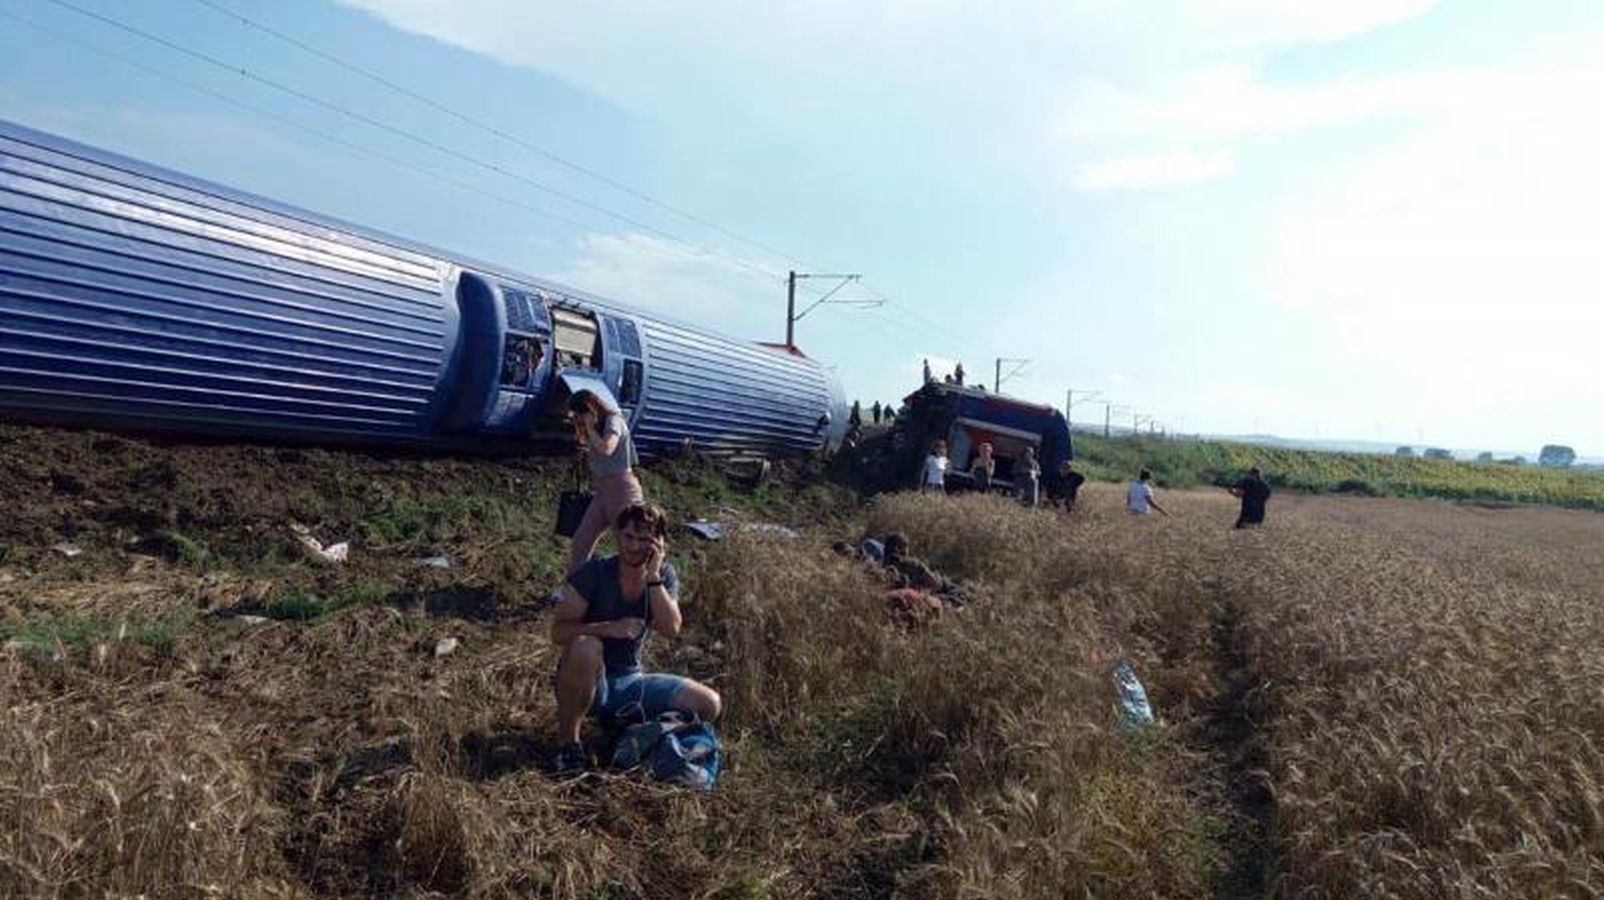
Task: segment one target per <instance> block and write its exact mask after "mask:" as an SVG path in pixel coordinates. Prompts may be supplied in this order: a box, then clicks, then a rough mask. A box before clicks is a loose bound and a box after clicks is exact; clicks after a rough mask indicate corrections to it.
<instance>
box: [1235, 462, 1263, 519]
mask: <svg viewBox="0 0 1604 900" xmlns="http://www.w3.org/2000/svg"><path fill="white" fill-rule="evenodd" d="M1226 490H1227V491H1229V492H1230V493H1231V496H1233V497H1238V498H1240V499H1241V500H1242V512H1241V513H1240V514H1239V515H1238V516H1237V517H1236V527H1238V528H1257V527H1259V526H1260V525H1263V524H1264V507H1265V504H1267V503H1269V502H1270V485H1269V483H1268V482H1266V481H1265V480H1264V477H1263V476H1262V475H1261V474H1259V467H1258V466H1254V467H1253V468H1251V469H1248V474H1247V475H1246V476H1244V477H1243V478H1242V480H1241V481H1238V482H1237V483H1236V484H1234V485H1232V486H1231V487H1229V488H1226Z"/></svg>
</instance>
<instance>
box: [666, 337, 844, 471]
mask: <svg viewBox="0 0 1604 900" xmlns="http://www.w3.org/2000/svg"><path fill="white" fill-rule="evenodd" d="M640 322H641V324H642V326H643V327H642V331H643V332H644V337H645V343H646V352H647V356H648V358H649V360H650V363H649V369H650V370H649V372H648V374H647V378H646V392H645V401H644V402H643V403H642V411H641V417H640V419H639V421H638V422H637V423H636V425H635V435H636V438H637V440H638V441H639V442H640V443H641V444H643V445H644V448H645V449H647V450H648V451H651V450H660V449H664V448H667V447H670V446H673V445H676V444H678V443H679V442H680V441H681V440H683V439H684V438H685V437H691V438H692V439H694V440H695V442H696V444H697V446H699V447H701V448H703V449H704V450H713V451H718V450H749V449H754V448H775V449H795V450H807V449H812V448H814V447H817V446H818V444H819V442H820V439H821V437H822V435H821V433H820V432H818V431H816V430H815V428H814V425H815V423H816V422H817V421H818V418H819V416H820V415H823V414H824V413H826V412H829V411H830V408H831V405H832V403H833V398H832V395H831V391H830V388H829V381H828V379H827V377H826V376H825V373H824V372H823V371H822V370H821V369H820V368H819V366H818V364H817V363H815V362H813V361H811V360H807V359H800V358H796V357H792V356H787V355H786V354H784V353H780V352H776V351H773V350H768V349H765V348H763V347H759V346H756V345H752V344H741V343H737V342H734V341H730V340H726V339H723V338H719V337H715V336H712V335H709V334H706V333H704V332H699V331H694V330H692V329H689V328H683V327H679V326H675V325H668V324H664V323H661V322H656V321H653V320H651V319H650V318H644V317H643V318H641V319H640Z"/></svg>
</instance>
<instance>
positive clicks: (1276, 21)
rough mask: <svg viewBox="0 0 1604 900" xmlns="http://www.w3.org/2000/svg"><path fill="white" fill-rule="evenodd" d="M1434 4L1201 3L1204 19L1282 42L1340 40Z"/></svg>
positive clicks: (1376, 0)
mask: <svg viewBox="0 0 1604 900" xmlns="http://www.w3.org/2000/svg"><path fill="white" fill-rule="evenodd" d="M1436 5H1437V0H1344V2H1341V3H1316V2H1309V0H1205V2H1203V4H1202V9H1203V11H1204V15H1205V17H1207V18H1209V19H1214V20H1216V21H1221V22H1224V23H1227V24H1230V25H1234V26H1236V27H1238V28H1242V27H1244V26H1246V27H1257V28H1258V29H1262V30H1263V31H1264V32H1266V33H1267V34H1266V37H1267V38H1270V37H1274V38H1279V39H1280V40H1282V41H1288V42H1290V41H1311V42H1326V41H1334V40H1340V39H1342V38H1346V37H1351V36H1353V35H1356V34H1362V33H1364V32H1366V31H1372V30H1374V29H1376V28H1380V27H1382V26H1385V25H1392V24H1394V23H1397V22H1402V21H1404V20H1406V19H1412V18H1414V17H1415V16H1418V15H1421V14H1422V13H1425V12H1427V11H1428V10H1430V9H1431V8H1432V7H1434V6H1436Z"/></svg>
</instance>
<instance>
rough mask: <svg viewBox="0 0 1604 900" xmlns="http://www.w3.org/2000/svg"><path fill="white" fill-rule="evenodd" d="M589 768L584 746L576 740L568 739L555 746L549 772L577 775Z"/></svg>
mask: <svg viewBox="0 0 1604 900" xmlns="http://www.w3.org/2000/svg"><path fill="white" fill-rule="evenodd" d="M587 768H589V763H588V762H587V761H586V759H585V748H584V747H581V746H580V745H579V742H578V741H569V742H568V743H566V744H563V745H562V746H560V747H558V748H557V752H556V753H555V754H553V755H552V758H551V774H553V775H578V774H580V773H582V772H584V771H585V769H587Z"/></svg>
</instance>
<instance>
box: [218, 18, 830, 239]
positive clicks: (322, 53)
mask: <svg viewBox="0 0 1604 900" xmlns="http://www.w3.org/2000/svg"><path fill="white" fill-rule="evenodd" d="M194 2H196V3H199V4H200V5H202V6H205V7H208V8H209V9H212V10H213V11H215V12H217V13H220V14H222V15H225V16H228V17H230V18H234V19H238V20H239V21H240V22H241V23H243V24H244V25H246V26H247V27H250V28H255V29H257V30H258V31H261V32H263V33H264V34H267V35H270V36H271V37H273V38H276V39H278V40H279V41H282V42H284V43H286V44H289V45H290V46H292V47H295V48H297V49H299V50H301V51H303V52H306V53H309V54H311V55H313V56H315V57H317V58H318V59H321V60H323V61H325V62H327V63H330V64H332V65H335V66H338V67H340V68H342V69H344V70H346V71H348V72H353V73H355V74H357V75H360V76H362V77H363V78H366V79H368V80H370V81H373V82H375V83H377V84H380V85H383V86H384V87H386V88H389V89H390V90H392V91H395V92H396V93H398V94H401V95H402V96H405V97H408V98H410V99H412V100H415V101H417V102H418V103H421V104H423V105H424V106H427V107H429V108H430V109H432V110H435V111H436V112H440V113H444V114H445V115H448V116H450V117H451V118H453V119H456V120H457V121H459V122H463V123H465V124H468V125H472V126H473V127H475V128H478V129H480V130H482V131H485V132H488V133H489V134H492V135H495V136H496V137H498V138H501V139H502V140H504V141H507V142H509V143H511V144H514V145H515V146H518V147H521V148H523V149H525V150H527V151H529V152H530V153H534V154H536V155H538V156H541V157H543V158H545V159H548V160H550V161H552V162H554V163H557V164H558V165H560V166H563V167H565V168H567V169H570V170H572V171H574V172H578V173H579V174H581V175H584V176H586V177H587V178H592V179H594V180H596V181H599V182H601V183H602V184H605V185H607V186H608V187H611V188H613V189H614V190H617V191H621V192H623V193H625V194H628V195H629V196H631V197H634V198H635V199H637V200H640V201H641V202H643V203H646V204H649V205H651V206H654V207H657V208H658V209H661V210H663V211H665V212H669V213H673V214H674V215H676V216H679V217H680V218H683V219H685V220H687V221H689V222H694V223H696V224H698V225H701V226H703V227H705V228H709V229H711V230H713V231H716V232H718V233H719V234H722V235H724V236H725V237H728V238H730V239H732V240H736V241H739V242H741V243H743V244H746V245H747V246H749V247H753V248H756V249H758V250H762V251H763V252H765V253H769V254H772V255H774V256H777V257H779V258H781V259H784V260H787V261H789V262H792V263H796V264H797V265H800V266H803V267H804V268H809V266H808V265H807V264H806V263H803V262H802V261H801V260H799V259H797V258H796V257H794V256H792V255H791V254H789V253H786V252H784V251H783V250H779V249H777V248H775V247H772V246H770V245H768V244H765V243H763V242H762V241H759V240H756V239H754V238H749V237H746V236H745V235H743V234H741V233H739V232H737V231H734V230H732V229H729V228H726V227H724V226H722V225H720V224H718V223H717V222H714V221H712V220H711V219H708V218H706V217H705V216H700V215H697V214H696V213H693V212H688V211H686V210H684V209H682V208H680V207H678V206H675V205H673V204H671V203H668V202H666V201H663V200H659V199H657V198H656V197H653V196H651V195H650V194H647V193H645V192H644V191H641V190H638V189H636V188H633V187H631V186H629V185H627V184H625V183H623V182H622V181H619V180H618V179H616V178H613V177H611V176H609V175H606V174H604V173H602V172H598V171H596V170H595V169H592V168H590V167H589V166H585V165H582V164H580V163H577V162H574V161H573V160H571V159H568V158H567V157H565V156H562V155H560V154H558V153H556V152H554V151H552V150H549V149H547V148H545V147H542V146H540V145H538V144H535V143H532V142H530V141H528V140H525V139H523V138H521V137H518V136H517V135H515V134H512V133H510V132H508V131H505V130H504V129H501V128H498V127H496V126H495V125H491V124H489V123H487V122H484V121H481V120H479V119H476V118H474V117H473V116H470V115H468V114H467V113H464V112H462V111H461V110H458V109H455V108H453V107H452V106H450V105H449V104H446V103H443V102H441V101H439V100H435V99H434V98H432V97H429V96H428V95H426V94H422V93H419V92H418V91H415V90H413V89H411V88H409V87H407V86H405V85H403V84H400V83H398V82H396V81H394V80H392V79H390V78H387V77H385V76H383V75H380V74H379V73H377V72H374V71H372V70H370V69H366V68H363V67H362V66H358V65H356V64H354V63H351V62H347V61H346V60H343V59H341V58H339V57H338V56H335V55H334V54H332V53H329V52H328V51H326V50H322V49H319V48H318V47H315V46H312V45H311V44H308V43H307V42H305V41H302V40H300V39H298V38H296V37H294V36H292V35H288V34H285V33H284V32H282V31H279V30H278V29H275V28H273V27H271V26H268V25H264V24H262V23H260V22H257V21H255V20H254V19H251V18H250V17H248V16H246V15H244V14H243V13H240V12H237V11H235V10H232V9H229V8H228V7H226V6H224V5H222V4H221V3H217V2H214V0H194Z"/></svg>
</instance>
